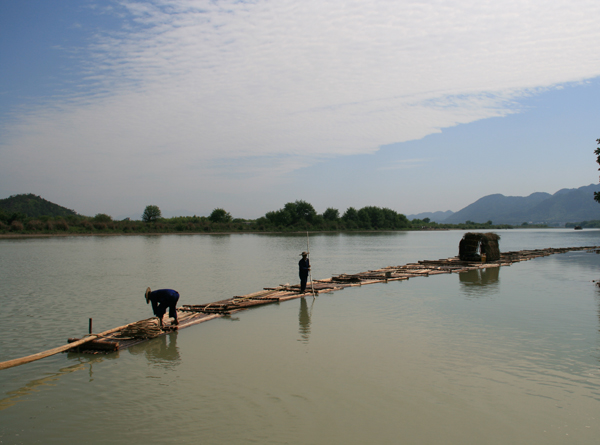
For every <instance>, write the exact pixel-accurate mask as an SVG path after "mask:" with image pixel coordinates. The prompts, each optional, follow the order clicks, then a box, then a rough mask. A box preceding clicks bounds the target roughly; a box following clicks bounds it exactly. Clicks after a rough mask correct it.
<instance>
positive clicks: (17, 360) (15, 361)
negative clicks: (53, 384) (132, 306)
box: [0, 323, 132, 371]
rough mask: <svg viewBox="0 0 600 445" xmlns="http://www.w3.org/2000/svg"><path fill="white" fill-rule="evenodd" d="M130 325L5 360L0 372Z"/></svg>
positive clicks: (1, 363) (0, 364) (1, 364)
mask: <svg viewBox="0 0 600 445" xmlns="http://www.w3.org/2000/svg"><path fill="white" fill-rule="evenodd" d="M130 324H132V323H129V324H126V325H124V326H119V327H118V328H113V329H109V330H108V331H104V332H102V333H100V334H94V335H90V336H88V337H85V338H82V339H81V340H78V341H76V342H73V343H69V344H66V345H63V346H59V347H57V348H53V349H48V350H47V351H43V352H38V353H37V354H32V355H28V356H26V357H21V358H15V359H12V360H7V361H5V362H0V371H1V370H3V369H8V368H13V367H15V366H19V365H24V364H25V363H31V362H34V361H36V360H40V359H43V358H46V357H50V356H51V355H55V354H58V353H59V352H64V351H68V350H69V349H72V348H76V347H77V346H80V345H83V344H85V343H87V342H89V341H92V340H95V339H97V338H99V337H103V336H105V335H108V334H112V333H113V332H115V331H118V330H119V329H124V328H126V327H127V326H129V325H130Z"/></svg>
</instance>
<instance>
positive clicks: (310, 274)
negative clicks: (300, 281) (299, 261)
mask: <svg viewBox="0 0 600 445" xmlns="http://www.w3.org/2000/svg"><path fill="white" fill-rule="evenodd" d="M306 254H307V258H308V264H309V266H308V276H309V278H310V288H311V289H312V296H313V298H315V295H316V294H315V287H314V286H313V280H312V271H311V267H310V244H309V242H308V231H306Z"/></svg>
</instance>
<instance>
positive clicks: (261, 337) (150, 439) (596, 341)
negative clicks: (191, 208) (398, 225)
mask: <svg viewBox="0 0 600 445" xmlns="http://www.w3.org/2000/svg"><path fill="white" fill-rule="evenodd" d="M496 233H498V234H499V235H500V236H501V240H500V249H501V250H502V251H509V250H522V249H533V248H546V247H574V246H593V245H596V246H598V245H600V230H584V231H574V230H567V229H546V230H541V229H540V230H537V229H529V230H526V229H523V230H521V229H519V230H500V231H497V232H496ZM462 234H463V232H460V231H439V232H389V233H376V234H366V233H356V234H314V235H311V237H310V251H311V264H312V274H313V278H315V279H319V278H327V277H330V276H332V275H334V274H340V273H355V272H361V271H366V270H369V269H376V268H380V267H385V266H392V265H401V264H406V263H409V262H415V261H418V260H425V259H428V260H433V259H440V258H447V257H450V256H455V255H456V254H457V252H458V242H459V240H460V238H461V237H462ZM306 248H307V238H306V235H305V234H298V235H288V234H286V235H274V234H271V235H269V234H232V235H161V236H105V237H64V238H62V237H61V238H58V237H56V238H29V239H0V309H1V310H0V334H1V335H0V361H3V360H8V359H12V358H17V357H21V356H25V355H29V354H33V353H36V352H40V351H42V350H45V349H50V348H53V347H56V346H60V345H62V344H64V343H65V341H66V339H67V338H69V337H80V336H82V335H84V334H85V333H87V330H88V319H89V318H93V324H94V331H95V332H101V331H103V330H107V329H110V328H112V327H116V326H119V325H123V324H126V323H129V322H133V321H137V320H140V319H143V318H147V317H149V316H151V308H150V306H148V305H146V302H145V300H144V290H145V289H146V287H148V286H150V287H152V288H153V289H155V288H156V289H157V288H163V287H168V288H174V289H177V290H178V291H179V292H180V294H181V299H180V304H201V303H208V302H211V301H216V300H220V299H223V298H228V297H231V296H234V295H243V294H247V293H251V292H255V291H258V290H261V289H262V288H263V287H272V286H276V285H279V284H285V283H290V284H294V283H297V282H298V276H297V261H298V260H299V258H300V257H299V253H300V252H301V251H303V250H306ZM599 266H600V255H597V254H595V253H590V252H571V253H566V254H557V255H551V256H549V257H545V258H538V259H534V260H531V261H526V262H521V263H515V264H513V265H512V266H510V267H502V268H496V269H492V268H489V269H485V270H483V271H472V272H469V273H466V274H449V275H436V276H431V277H419V278H411V279H410V280H408V281H402V282H390V283H387V284H374V285H370V286H361V287H354V288H348V289H344V290H343V291H338V292H334V293H330V294H323V295H321V296H319V297H317V298H316V299H313V298H312V297H308V298H305V299H298V300H291V301H288V302H284V303H280V304H273V305H268V306H262V307H258V308H255V309H251V310H248V311H244V312H241V313H238V314H235V316H232V317H229V318H222V319H216V320H212V321H209V322H206V323H202V324H200V325H196V326H192V327H190V328H187V329H184V330H182V331H180V332H176V333H172V334H170V335H168V336H166V337H162V338H159V339H155V340H152V341H149V342H147V343H144V344H141V345H138V346H136V347H133V348H130V349H127V350H124V351H120V352H118V353H113V354H109V355H96V356H94V355H84V354H74V353H69V354H58V355H55V356H52V357H49V358H46V359H43V360H39V361H37V362H33V363H30V364H26V365H23V366H19V367H16V368H11V369H8V370H4V371H0V443H1V444H36V443H39V444H55V443H56V444H59V443H60V444H79V443H89V444H112V443H114V444H122V443H142V442H144V443H203V444H223V443H227V444H230V443H231V444H237V443H261V444H263V443H264V444H284V443H285V444H363V443H378V444H398V443H403V444H417V443H418V444H423V443H427V444H464V443H477V444H479V443H481V444H483V443H485V444H506V443H513V444H532V443H534V444H536V443H540V444H541V443H544V444H559V443H560V444H562V443H576V444H592V443H597V438H598V437H599V434H600V431H599V429H600V422H599V420H598V416H600V332H599V327H600V318H599V317H600V288H599V287H597V286H596V285H595V283H594V280H596V279H600V270H599Z"/></svg>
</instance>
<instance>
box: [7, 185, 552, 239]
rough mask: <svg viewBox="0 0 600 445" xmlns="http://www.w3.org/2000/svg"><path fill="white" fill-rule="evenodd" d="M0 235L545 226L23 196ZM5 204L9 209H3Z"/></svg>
mask: <svg viewBox="0 0 600 445" xmlns="http://www.w3.org/2000/svg"><path fill="white" fill-rule="evenodd" d="M0 204H3V205H0V237H2V238H9V237H10V238H12V237H22V236H28V237H30V236H50V235H52V236H72V235H155V234H224V233H228V234H230V233H299V232H307V231H308V232H388V231H407V230H477V229H483V230H498V229H512V228H516V227H519V228H525V227H527V228H547V227H548V226H547V225H543V224H535V225H534V224H528V223H523V224H522V225H520V226H512V225H507V224H496V225H495V224H493V223H492V221H487V222H485V223H476V222H473V221H466V222H465V223H462V224H444V223H437V222H434V221H430V220H429V218H425V219H422V220H421V219H413V220H411V221H409V220H408V219H407V218H406V216H405V215H403V214H401V213H397V212H396V211H394V210H391V209H388V208H380V207H375V206H367V207H363V208H361V209H359V210H356V209H355V208H353V207H349V208H348V209H346V211H345V212H344V214H343V215H340V212H339V210H337V209H334V208H331V207H330V208H328V209H327V210H325V211H324V212H323V213H322V214H318V213H317V212H316V211H315V209H314V207H313V206H312V205H311V204H309V203H307V202H305V201H295V202H289V203H287V204H285V206H284V207H283V208H281V209H279V210H276V211H271V212H267V213H266V214H265V215H264V216H262V217H260V218H257V219H254V220H252V219H242V218H233V217H232V216H231V215H230V213H229V212H227V211H226V210H224V209H221V208H217V209H214V210H213V211H212V213H211V214H210V215H209V216H207V217H206V216H196V215H194V216H177V217H172V218H163V217H162V216H161V211H160V209H159V208H158V206H155V205H148V206H146V209H145V210H144V213H143V214H142V215H141V219H140V220H132V219H130V218H126V219H124V220H113V218H112V217H111V216H110V215H107V214H104V213H99V214H97V215H95V216H93V217H91V216H84V215H79V214H77V213H76V212H75V211H74V210H70V209H67V208H65V207H61V206H59V205H57V204H54V203H51V202H49V201H46V200H45V199H43V198H41V197H39V196H36V195H33V194H29V195H15V196H11V197H10V198H8V199H5V200H0ZM9 204H10V205H9Z"/></svg>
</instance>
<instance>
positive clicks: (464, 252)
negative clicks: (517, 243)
mask: <svg viewBox="0 0 600 445" xmlns="http://www.w3.org/2000/svg"><path fill="white" fill-rule="evenodd" d="M498 241H500V235H498V234H496V233H492V232H489V233H474V232H467V233H465V234H464V236H463V238H462V239H461V240H460V243H459V244H458V256H459V258H460V259H461V260H462V261H481V254H482V253H485V255H486V258H487V261H496V260H499V259H500V246H499V244H498Z"/></svg>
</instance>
